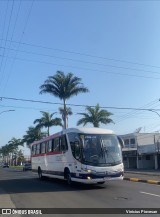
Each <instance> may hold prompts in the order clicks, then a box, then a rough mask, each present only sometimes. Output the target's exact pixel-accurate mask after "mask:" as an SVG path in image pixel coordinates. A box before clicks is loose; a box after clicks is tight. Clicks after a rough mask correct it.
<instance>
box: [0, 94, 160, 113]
mask: <svg viewBox="0 0 160 217" xmlns="http://www.w3.org/2000/svg"><path fill="white" fill-rule="evenodd" d="M3 99H4V100H15V101H22V102H31V103H43V104H52V105H63V103H57V102H48V101H41V100H31V99H23V98H14V97H3V96H0V100H3ZM66 105H68V106H75V107H88V106H89V107H96V106H95V105H82V104H73V103H72V104H71V103H67V104H66ZM100 108H104V109H119V110H135V111H151V112H158V111H160V109H154V108H149V109H144V108H131V107H115V106H100Z"/></svg>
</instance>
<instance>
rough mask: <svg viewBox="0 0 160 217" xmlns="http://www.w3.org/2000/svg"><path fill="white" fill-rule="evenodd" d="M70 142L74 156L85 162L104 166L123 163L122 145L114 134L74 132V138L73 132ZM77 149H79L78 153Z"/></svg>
mask: <svg viewBox="0 0 160 217" xmlns="http://www.w3.org/2000/svg"><path fill="white" fill-rule="evenodd" d="M69 140H70V136H69ZM73 140H74V141H75V142H73ZM70 144H71V148H72V153H73V155H74V157H75V158H76V159H77V160H79V161H81V163H83V164H87V165H92V166H101V167H102V166H113V165H117V164H120V163H122V151H121V146H120V144H119V142H118V139H117V137H116V136H115V135H113V134H102V135H100V134H78V133H74V139H73V134H72V141H70ZM75 147H76V148H75ZM73 150H74V151H73ZM75 150H78V155H77V154H76V153H75ZM77 156H78V157H77Z"/></svg>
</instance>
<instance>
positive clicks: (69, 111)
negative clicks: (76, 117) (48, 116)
mask: <svg viewBox="0 0 160 217" xmlns="http://www.w3.org/2000/svg"><path fill="white" fill-rule="evenodd" d="M59 112H60V114H61V115H62V120H63V122H65V111H64V108H62V107H60V108H59ZM72 114H73V112H72V109H71V108H70V107H66V128H68V115H72ZM63 128H64V126H63Z"/></svg>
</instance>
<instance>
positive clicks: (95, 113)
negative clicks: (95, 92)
mask: <svg viewBox="0 0 160 217" xmlns="http://www.w3.org/2000/svg"><path fill="white" fill-rule="evenodd" d="M86 110H87V113H78V114H80V115H83V118H81V119H79V121H78V122H77V125H78V126H79V125H81V124H83V126H85V125H86V124H88V123H91V124H93V126H94V127H99V125H100V123H102V124H109V123H114V122H113V121H112V119H110V118H109V116H110V115H112V113H110V112H108V111H107V110H104V109H100V106H99V104H97V105H96V106H95V108H92V107H90V106H87V107H86Z"/></svg>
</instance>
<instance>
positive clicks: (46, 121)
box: [33, 111, 62, 136]
mask: <svg viewBox="0 0 160 217" xmlns="http://www.w3.org/2000/svg"><path fill="white" fill-rule="evenodd" d="M41 113H42V117H41V118H39V119H36V120H35V121H34V122H33V123H34V124H36V123H38V124H37V126H36V127H38V128H40V129H41V128H43V127H46V128H47V132H48V136H49V129H50V127H52V126H62V120H61V118H52V117H53V115H54V114H56V112H55V113H52V114H49V113H48V112H43V111H41Z"/></svg>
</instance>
